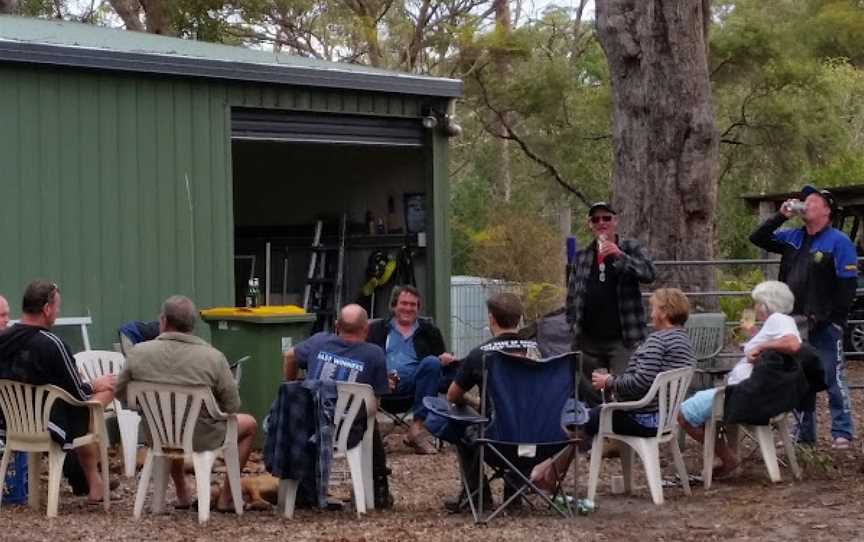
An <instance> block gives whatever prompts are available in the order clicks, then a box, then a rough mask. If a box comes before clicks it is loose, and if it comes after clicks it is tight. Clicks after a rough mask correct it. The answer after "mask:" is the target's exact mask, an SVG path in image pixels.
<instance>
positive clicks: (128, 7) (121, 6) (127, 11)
mask: <svg viewBox="0 0 864 542" xmlns="http://www.w3.org/2000/svg"><path fill="white" fill-rule="evenodd" d="M108 3H109V4H111V7H112V8H113V9H114V12H115V13H117V16H118V17H120V19H122V20H123V24H125V25H126V30H134V31H136V32H144V24H143V23H142V22H141V3H140V2H138V0H108Z"/></svg>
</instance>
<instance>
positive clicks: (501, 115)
mask: <svg viewBox="0 0 864 542" xmlns="http://www.w3.org/2000/svg"><path fill="white" fill-rule="evenodd" d="M474 77H475V79H476V81H477V84H478V86H479V87H480V95H481V96H482V98H483V103H484V105H485V106H486V107H487V108H488V109H489V110H490V111H492V112H493V113H494V114H495V116H496V117H497V119H498V122H499V123H500V124H501V125H502V126H503V127H504V128H505V130H501V131H500V132H499V131H496V130H492V131H491V132H490V133H492V134H493V135H494V136H495V137H501V138H503V139H508V140H510V141H514V142H516V144H517V145H518V146H519V148H520V149H522V152H523V153H524V154H525V156H527V157H528V158H530V159H531V160H533V161H534V162H536V163H537V164H539V165H540V166H542V167H543V168H544V169H545V170H546V171H547V172H548V173H549V174H550V175H551V176H552V178H553V179H555V182H557V183H558V184H559V185H560V186H561V187H562V188H564V189H565V190H567V191H568V192H570V193H571V194H573V195H575V196H576V197H577V198H579V200H580V201H581V202H582V203H583V204H584V205H585V207H589V206H590V205H591V202H589V201H588V198H586V197H585V194H583V193H582V192H581V191H580V190H578V189H577V188H576V187H574V186H573V185H572V184H570V183H569V182H567V181H566V180H565V179H564V177H563V176H562V175H561V173H560V172H559V171H558V168H557V167H555V165H554V164H552V163H551V162H549V161H548V160H546V159H545V158H543V157H541V156H540V155H538V154H537V153H535V152H534V151H533V150H532V149H531V147H530V146H529V145H528V143H527V142H526V141H525V140H524V139H523V138H522V137H521V136H520V135H519V134H518V133H517V132H516V131H515V130H513V127H512V126H511V125H510V124H509V122H508V121H507V113H506V112H504V111H502V110H499V109H497V108H495V107H494V106H493V105H492V101H491V99H490V98H489V92H488V90H487V88H486V85H485V84H484V83H483V78H482V76H481V74H480V73H477V74H476V75H475V76H474ZM481 122H482V121H481ZM484 127H485V123H484ZM487 131H488V128H487Z"/></svg>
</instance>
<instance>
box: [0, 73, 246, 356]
mask: <svg viewBox="0 0 864 542" xmlns="http://www.w3.org/2000/svg"><path fill="white" fill-rule="evenodd" d="M225 102H226V95H225V90H224V89H222V88H220V87H213V86H209V85H206V84H192V83H190V82H186V81H181V80H172V81H169V80H162V81H156V80H150V81H147V80H141V79H135V78H132V77H120V76H116V75H97V74H92V73H83V72H73V71H57V70H47V69H27V68H16V69H12V68H10V67H0V126H2V129H0V164H2V173H0V175H2V177H3V181H2V183H0V185H2V196H0V221H2V222H0V250H2V251H3V258H2V264H0V292H2V293H4V294H6V295H7V296H8V297H9V298H10V299H11V300H12V305H13V307H15V309H13V312H14V313H15V314H17V313H18V310H17V305H18V301H17V300H19V299H20V295H21V291H22V288H23V286H24V285H25V284H26V282H27V281H29V280H30V279H32V278H34V277H45V278H50V279H52V280H56V281H57V282H58V284H59V285H60V287H61V290H62V292H63V308H62V312H63V315H65V316H84V315H88V314H89V315H91V316H92V317H93V321H94V326H93V329H92V330H91V338H92V340H93V343H94V345H97V346H102V347H106V346H107V347H110V345H111V343H112V342H113V341H115V340H116V339H115V338H114V337H115V333H114V330H115V329H116V326H117V324H118V323H119V322H123V321H127V320H130V319H134V318H143V317H149V318H155V317H156V315H157V314H158V310H159V303H160V301H161V300H162V299H164V298H165V297H166V296H167V295H170V294H172V293H182V294H187V295H190V296H191V297H193V298H194V299H195V300H196V301H198V302H199V303H201V304H205V305H212V304H219V303H224V302H226V301H229V300H231V298H232V297H231V295H232V290H231V288H230V285H231V277H232V274H233V269H232V268H231V267H230V266H231V264H232V254H233V232H232V223H231V184H230V183H231V181H230V167H229V157H230V153H229V149H228V148H227V145H228V141H229V139H228V135H227V134H228V130H229V126H228V120H227V119H228V116H227V113H226V109H225Z"/></svg>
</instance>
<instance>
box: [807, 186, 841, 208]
mask: <svg viewBox="0 0 864 542" xmlns="http://www.w3.org/2000/svg"><path fill="white" fill-rule="evenodd" d="M810 194H819V196H821V197H822V199H823V200H825V203H827V204H828V207H829V208H830V209H831V212H834V211H835V210H836V209H837V202H836V201H834V194H832V193H831V192H829V191H827V190H819V189H818V188H816V187H815V186H813V185H812V184H805V185H804V187H803V188H802V189H801V199H802V200H805V199H807V196H809V195H810Z"/></svg>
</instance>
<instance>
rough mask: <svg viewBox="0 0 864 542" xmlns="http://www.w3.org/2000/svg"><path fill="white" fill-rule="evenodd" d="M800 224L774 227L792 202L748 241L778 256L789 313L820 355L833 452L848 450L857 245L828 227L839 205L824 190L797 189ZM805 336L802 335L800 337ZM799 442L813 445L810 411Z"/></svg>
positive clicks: (803, 421)
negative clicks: (850, 317)
mask: <svg viewBox="0 0 864 542" xmlns="http://www.w3.org/2000/svg"><path fill="white" fill-rule="evenodd" d="M801 199H802V200H803V201H804V210H803V214H801V220H802V221H803V222H804V226H802V227H800V228H794V229H788V228H785V229H778V228H779V227H780V226H781V225H782V224H783V223H784V222H786V220H788V219H789V218H791V217H792V216H793V206H791V203H792V202H793V200H788V201H786V202H784V203H783V205H782V206H781V207H780V211H779V212H778V213H777V214H775V215H774V216H772V217H770V218H768V219H767V220H766V221H765V222H763V223H762V224H761V225H759V227H758V228H756V230H755V231H754V232H753V233H752V234H751V235H750V241H751V242H752V243H753V244H754V245H756V246H758V247H760V248H762V249H765V250H767V251H769V252H774V253H776V254H780V275H779V279H780V280H781V281H783V282H785V283H786V284H788V285H789V288H790V289H791V290H792V293H794V294H795V307H794V309H793V310H792V314H793V315H795V316H797V317H799V318H797V319H798V320H799V321H802V322H803V323H804V324H805V326H804V327H805V331H806V332H807V333H806V337H807V338H806V339H805V340H806V341H807V342H809V343H810V344H811V345H812V346H813V347H814V348H816V350H817V351H818V352H819V357H820V359H821V360H822V364H823V368H824V369H825V383H826V385H827V386H828V405H829V407H830V409H831V437H832V444H831V446H832V448H834V449H838V450H844V449H848V448H849V447H850V446H851V443H852V438H853V427H852V415H851V406H850V402H849V388H848V386H847V385H846V363H845V360H844V357H843V331H844V327H845V325H846V316H847V314H848V313H849V308H850V307H851V306H852V301H853V300H854V298H855V288H856V286H857V281H858V263H857V262H858V260H857V254H856V252H855V246H854V245H853V244H852V242H851V241H850V240H849V238H848V237H847V236H846V235H845V234H844V233H843V232H841V231H840V230H838V229H836V228H834V227H832V226H831V218H832V215H833V213H834V212H835V211H836V209H837V206H836V204H835V201H834V196H833V195H832V194H831V192H829V191H827V190H818V189H817V188H815V187H813V186H810V185H807V186H805V187H804V188H802V189H801ZM804 337H805V334H804V333H802V338H804ZM799 414H800V416H799V420H800V423H799V426H798V441H799V442H801V443H803V444H814V443H815V442H816V419H815V416H814V413H813V411H812V410H810V411H805V412H800V413H799Z"/></svg>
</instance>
